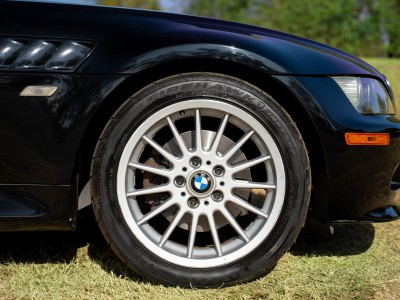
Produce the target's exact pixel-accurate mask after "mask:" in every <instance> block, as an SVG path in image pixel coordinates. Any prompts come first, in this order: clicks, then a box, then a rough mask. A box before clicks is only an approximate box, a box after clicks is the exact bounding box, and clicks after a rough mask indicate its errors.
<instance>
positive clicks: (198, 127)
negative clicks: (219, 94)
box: [195, 109, 203, 151]
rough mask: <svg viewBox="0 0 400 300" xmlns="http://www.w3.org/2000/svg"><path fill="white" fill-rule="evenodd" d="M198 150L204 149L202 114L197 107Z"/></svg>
mask: <svg viewBox="0 0 400 300" xmlns="http://www.w3.org/2000/svg"><path fill="white" fill-rule="evenodd" d="M195 122H196V151H201V150H202V149H203V141H202V137H201V115H200V110H198V109H196V121H195Z"/></svg>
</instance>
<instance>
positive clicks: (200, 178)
mask: <svg viewBox="0 0 400 300" xmlns="http://www.w3.org/2000/svg"><path fill="white" fill-rule="evenodd" d="M212 186H213V181H212V177H211V175H210V174H208V173H207V172H205V171H198V172H195V173H194V174H193V175H192V177H191V179H190V187H191V189H192V191H193V192H195V193H196V194H206V193H207V192H208V191H209V190H210V189H211V187H212Z"/></svg>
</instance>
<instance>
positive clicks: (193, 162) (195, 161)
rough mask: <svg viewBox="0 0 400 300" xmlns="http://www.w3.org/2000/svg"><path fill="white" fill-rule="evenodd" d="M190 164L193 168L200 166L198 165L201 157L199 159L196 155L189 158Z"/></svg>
mask: <svg viewBox="0 0 400 300" xmlns="http://www.w3.org/2000/svg"><path fill="white" fill-rule="evenodd" d="M190 165H191V166H192V167H193V168H198V167H200V165H201V159H200V158H199V157H197V156H195V157H193V158H192V159H191V160H190Z"/></svg>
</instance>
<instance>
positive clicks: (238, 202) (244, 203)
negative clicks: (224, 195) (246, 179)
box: [229, 196, 268, 219]
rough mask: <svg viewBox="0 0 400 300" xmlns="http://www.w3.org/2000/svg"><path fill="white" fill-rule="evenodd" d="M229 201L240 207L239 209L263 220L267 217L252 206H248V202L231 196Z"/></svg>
mask: <svg viewBox="0 0 400 300" xmlns="http://www.w3.org/2000/svg"><path fill="white" fill-rule="evenodd" d="M229 201H230V202H232V203H234V204H236V205H237V206H240V207H242V208H244V209H246V210H248V211H250V212H252V213H254V214H256V215H258V216H260V217H262V218H264V219H267V218H268V215H267V214H266V213H265V212H263V211H262V210H261V209H259V208H257V207H255V206H254V205H252V204H250V203H249V202H247V201H245V200H243V199H240V198H238V197H235V196H233V197H231V198H230V199H229Z"/></svg>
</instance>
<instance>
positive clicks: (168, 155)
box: [143, 135, 177, 164]
mask: <svg viewBox="0 0 400 300" xmlns="http://www.w3.org/2000/svg"><path fill="white" fill-rule="evenodd" d="M143 139H144V140H145V141H146V142H147V143H148V144H149V145H150V146H152V147H153V148H154V149H155V150H157V152H158V153H160V154H161V155H162V156H164V157H165V158H166V159H167V160H169V161H170V162H171V163H172V164H173V163H174V161H176V160H177V157H175V156H174V155H173V154H171V153H170V152H168V151H167V150H165V149H164V148H163V147H161V146H160V145H159V144H157V143H156V142H155V141H153V140H152V139H150V138H148V137H147V136H145V135H144V136H143Z"/></svg>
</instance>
